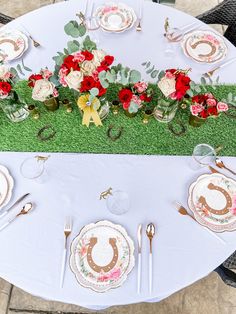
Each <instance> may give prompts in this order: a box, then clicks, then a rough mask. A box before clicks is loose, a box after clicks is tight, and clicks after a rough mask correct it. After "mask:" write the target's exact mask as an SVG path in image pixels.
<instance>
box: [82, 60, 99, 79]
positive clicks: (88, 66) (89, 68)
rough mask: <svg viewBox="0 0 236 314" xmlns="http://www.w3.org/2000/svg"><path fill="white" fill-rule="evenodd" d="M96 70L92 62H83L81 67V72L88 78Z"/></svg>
mask: <svg viewBox="0 0 236 314" xmlns="http://www.w3.org/2000/svg"><path fill="white" fill-rule="evenodd" d="M95 70H96V65H95V64H94V62H93V61H84V62H83V64H82V66H81V71H82V72H83V73H84V74H85V75H88V76H91V75H92V74H93V72H94V71H95Z"/></svg>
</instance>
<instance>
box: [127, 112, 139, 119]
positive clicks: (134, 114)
mask: <svg viewBox="0 0 236 314" xmlns="http://www.w3.org/2000/svg"><path fill="white" fill-rule="evenodd" d="M137 114H138V112H132V113H131V112H129V111H128V110H125V115H126V116H127V117H129V118H134V117H136V116H137Z"/></svg>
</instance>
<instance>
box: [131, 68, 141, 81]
mask: <svg viewBox="0 0 236 314" xmlns="http://www.w3.org/2000/svg"><path fill="white" fill-rule="evenodd" d="M140 80H141V73H140V72H139V71H136V70H132V71H130V75H129V82H130V83H133V84H134V83H137V82H139V81H140Z"/></svg>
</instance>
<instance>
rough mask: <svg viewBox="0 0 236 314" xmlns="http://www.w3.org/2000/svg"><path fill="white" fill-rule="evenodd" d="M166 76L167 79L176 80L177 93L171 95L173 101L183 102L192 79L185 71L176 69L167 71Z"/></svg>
mask: <svg viewBox="0 0 236 314" xmlns="http://www.w3.org/2000/svg"><path fill="white" fill-rule="evenodd" d="M165 76H166V77H167V78H175V81H176V83H175V92H174V93H173V94H171V96H170V97H171V98H172V99H177V100H181V99H182V98H183V97H184V96H185V95H186V93H187V91H188V90H189V89H190V82H191V79H190V77H189V76H188V75H187V74H186V73H185V72H183V71H179V70H176V69H170V70H166V74H165Z"/></svg>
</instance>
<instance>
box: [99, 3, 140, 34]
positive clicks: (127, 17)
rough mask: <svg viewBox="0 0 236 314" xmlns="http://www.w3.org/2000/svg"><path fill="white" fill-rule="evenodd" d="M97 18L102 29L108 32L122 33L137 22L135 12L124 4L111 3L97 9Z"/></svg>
mask: <svg viewBox="0 0 236 314" xmlns="http://www.w3.org/2000/svg"><path fill="white" fill-rule="evenodd" d="M95 16H96V17H97V18H98V19H99V24H100V25H101V27H102V29H103V30H105V31H107V32H115V33H120V32H123V31H125V30H127V29H129V28H131V27H133V25H134V23H135V22H136V20H137V17H136V14H135V12H134V10H133V9H132V8H131V7H129V6H127V5H125V4H123V3H118V4H117V3H113V2H109V3H106V4H104V5H103V6H101V7H99V8H97V10H96V12H95Z"/></svg>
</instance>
